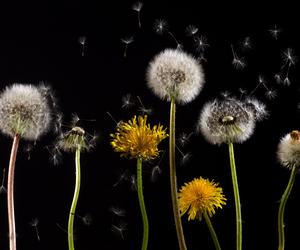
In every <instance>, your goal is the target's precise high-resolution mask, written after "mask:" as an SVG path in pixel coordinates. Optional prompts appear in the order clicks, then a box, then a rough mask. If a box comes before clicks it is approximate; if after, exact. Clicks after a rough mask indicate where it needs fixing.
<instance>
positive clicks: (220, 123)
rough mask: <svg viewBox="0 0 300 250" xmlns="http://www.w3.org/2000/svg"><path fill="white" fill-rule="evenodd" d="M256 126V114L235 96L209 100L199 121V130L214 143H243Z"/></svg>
mask: <svg viewBox="0 0 300 250" xmlns="http://www.w3.org/2000/svg"><path fill="white" fill-rule="evenodd" d="M254 127H255V119H254V114H253V113H252V112H251V111H250V110H249V109H247V108H246V107H245V106H244V103H242V102H241V101H238V100H236V99H235V98H226V99H224V100H217V99H216V100H214V101H211V102H208V103H207V104H205V105H204V108H203V110H202V112H201V113H200V117H199V121H198V130H199V131H201V132H202V134H203V136H204V137H205V139H206V140H207V141H208V142H210V143H212V144H221V143H242V142H244V141H245V140H247V139H248V138H249V137H250V136H251V135H252V133H253V131H254Z"/></svg>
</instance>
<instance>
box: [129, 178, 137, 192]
mask: <svg viewBox="0 0 300 250" xmlns="http://www.w3.org/2000/svg"><path fill="white" fill-rule="evenodd" d="M129 181H130V189H131V191H134V192H135V191H137V183H136V176H135V175H134V174H133V175H131V176H130V178H129Z"/></svg>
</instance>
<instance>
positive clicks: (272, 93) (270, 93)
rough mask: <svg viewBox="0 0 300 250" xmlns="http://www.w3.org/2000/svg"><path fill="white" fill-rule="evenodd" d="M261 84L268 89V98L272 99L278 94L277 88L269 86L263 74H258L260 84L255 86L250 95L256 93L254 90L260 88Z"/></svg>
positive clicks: (266, 93)
mask: <svg viewBox="0 0 300 250" xmlns="http://www.w3.org/2000/svg"><path fill="white" fill-rule="evenodd" d="M259 86H263V88H264V89H265V90H266V92H265V96H266V97H267V98H268V99H270V100H271V99H274V98H275V97H276V96H277V92H276V90H274V89H271V88H269V87H267V82H266V80H265V78H264V77H263V76H262V75H259V76H258V84H257V85H256V86H255V88H254V89H253V90H252V91H251V92H250V94H249V95H248V96H252V95H253V94H254V92H255V91H256V90H257V89H258V87H259Z"/></svg>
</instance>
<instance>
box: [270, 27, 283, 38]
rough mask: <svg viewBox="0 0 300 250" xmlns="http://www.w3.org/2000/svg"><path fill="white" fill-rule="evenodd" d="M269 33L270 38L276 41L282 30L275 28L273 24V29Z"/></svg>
mask: <svg viewBox="0 0 300 250" xmlns="http://www.w3.org/2000/svg"><path fill="white" fill-rule="evenodd" d="M269 32H270V34H271V36H272V37H273V38H274V39H275V40H277V39H278V36H279V34H280V33H281V32H282V30H281V29H279V28H277V25H276V24H275V25H274V28H272V29H270V30H269Z"/></svg>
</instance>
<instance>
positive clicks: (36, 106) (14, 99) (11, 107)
mask: <svg viewBox="0 0 300 250" xmlns="http://www.w3.org/2000/svg"><path fill="white" fill-rule="evenodd" d="M50 120H51V115H50V108H49V105H48V102H47V98H46V97H45V92H44V91H43V90H42V88H39V87H35V86H33V85H30V84H28V85H27V84H14V85H12V86H10V87H7V88H6V89H5V90H4V91H3V92H2V93H1V95H0V129H1V131H2V132H3V133H4V134H7V135H9V136H11V137H14V136H16V135H18V136H21V137H22V138H24V139H27V140H37V139H38V137H39V136H40V135H42V134H44V133H45V132H47V130H48V128H49V125H50Z"/></svg>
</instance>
